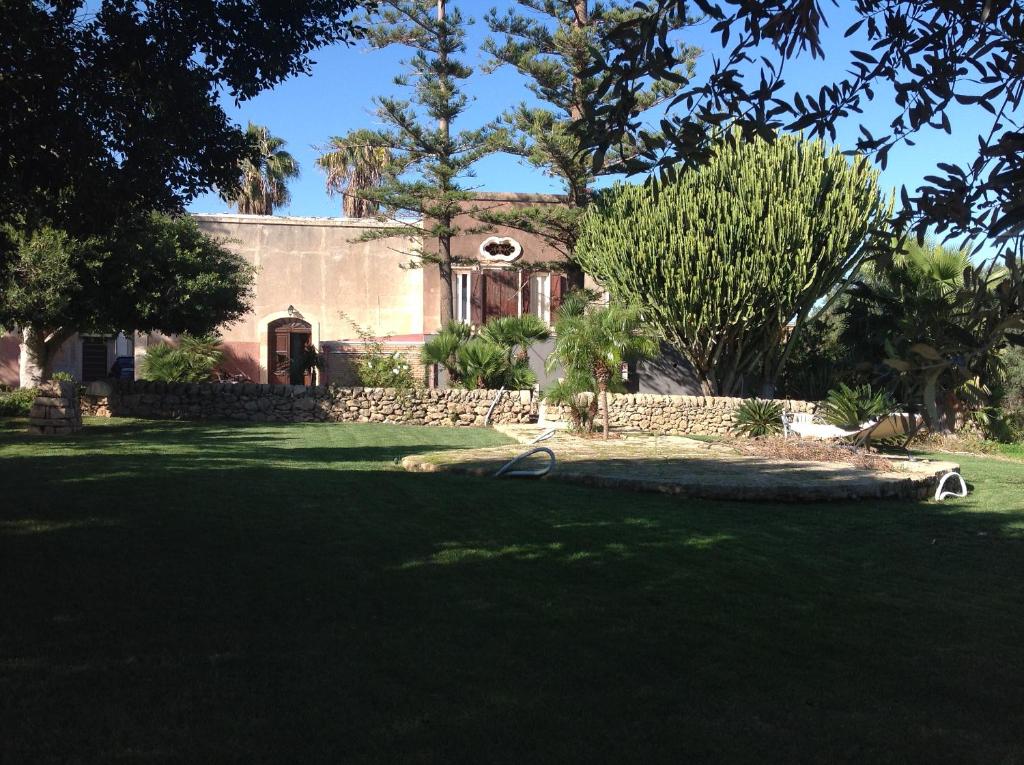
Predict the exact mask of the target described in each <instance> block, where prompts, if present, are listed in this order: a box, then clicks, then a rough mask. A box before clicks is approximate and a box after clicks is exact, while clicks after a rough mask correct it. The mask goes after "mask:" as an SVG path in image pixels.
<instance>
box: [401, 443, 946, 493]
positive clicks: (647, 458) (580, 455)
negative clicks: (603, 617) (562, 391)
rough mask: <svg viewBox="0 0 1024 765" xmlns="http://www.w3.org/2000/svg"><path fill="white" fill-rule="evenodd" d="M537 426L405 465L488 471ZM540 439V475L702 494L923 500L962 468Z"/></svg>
mask: <svg viewBox="0 0 1024 765" xmlns="http://www.w3.org/2000/svg"><path fill="white" fill-rule="evenodd" d="M542 432H544V431H542V430H540V429H537V428H536V427H535V428H534V429H532V430H530V429H525V430H522V432H518V431H517V432H515V433H510V434H509V435H511V436H512V437H514V438H517V440H519V441H520V442H521V443H518V444H510V445H507V446H495V447H489V448H484V449H457V450H452V451H441V452H431V453H429V454H417V455H412V456H409V457H406V458H405V459H404V460H403V461H402V465H403V467H405V469H406V470H409V471H412V472H422V473H431V472H453V473H464V474H468V475H476V476H493V475H494V473H495V471H497V470H498V469H499V468H500V467H501V466H502V465H504V464H505V463H506V462H508V461H509V460H511V459H512V458H514V457H516V456H517V455H519V454H522V453H523V452H525V451H527V450H528V448H529V447H528V446H526V445H525V444H527V443H528V442H529V441H530V440H532V438H535V437H536V436H537V435H539V434H540V433H542ZM537 446H546V447H548V448H550V449H551V450H552V451H553V452H554V453H555V456H556V460H557V461H556V465H555V468H554V469H553V470H552V471H551V472H550V473H549V474H548V475H547V476H545V477H544V478H543V479H542V480H552V481H567V482H571V483H580V484H586V485H590V486H601V487H609V488H620V489H631V490H636V491H655V492H662V493H665V494H673V495H679V496H682V497H695V498H702V499H729V500H744V501H790V502H820V501H833V500H856V499H913V500H920V499H927V498H929V497H930V496H932V495H934V492H935V487H936V485H937V483H938V478H939V477H940V476H941V475H943V474H944V473H947V472H950V471H959V466H958V465H957V464H956V463H953V462H939V461H933V460H900V459H893V460H890V462H891V464H892V469H891V470H886V471H884V472H882V471H873V470H867V469H863V468H859V467H856V466H854V465H852V464H846V463H840V462H813V461H803V460H789V459H786V460H781V459H780V460H776V459H769V458H765V457H756V456H749V455H743V454H739V453H738V452H736V451H735V450H733V449H732V448H730V447H728V446H727V445H724V444H715V443H707V442H703V441H697V440H694V439H690V438H685V437H682V436H653V435H630V434H626V435H625V436H624V437H621V438H618V439H613V440H609V441H604V440H602V439H585V438H579V437H577V436H573V435H571V434H567V433H563V432H557V433H555V434H554V435H553V436H552V437H551V438H549V439H548V440H545V441H543V442H541V443H539V444H537ZM535 460H536V462H535ZM546 461H547V458H546V457H543V456H542V455H538V456H536V457H532V458H530V460H529V462H527V463H526V464H524V465H520V466H518V467H525V468H530V467H539V466H540V465H542V464H544V463H545V462H546ZM510 480H515V479H510ZM525 480H528V479H525Z"/></svg>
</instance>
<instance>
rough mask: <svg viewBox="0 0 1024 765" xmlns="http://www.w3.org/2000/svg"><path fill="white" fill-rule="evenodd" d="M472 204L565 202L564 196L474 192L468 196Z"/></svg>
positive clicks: (512, 192) (511, 192) (514, 192)
mask: <svg viewBox="0 0 1024 765" xmlns="http://www.w3.org/2000/svg"><path fill="white" fill-rule="evenodd" d="M470 198H471V199H472V200H473V201H474V202H550V203H557V202H565V201H566V200H567V199H568V197H566V196H565V194H528V193H521V192H517V191H474V192H472V193H471V194H470Z"/></svg>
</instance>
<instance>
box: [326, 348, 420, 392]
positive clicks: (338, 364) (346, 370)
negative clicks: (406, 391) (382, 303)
mask: <svg viewBox="0 0 1024 765" xmlns="http://www.w3.org/2000/svg"><path fill="white" fill-rule="evenodd" d="M322 345H324V344H322ZM326 345H327V347H326V349H325V350H324V381H325V382H327V383H329V384H331V385H337V386H340V387H347V388H351V387H356V386H358V385H359V371H358V367H357V363H358V361H359V359H360V358H361V357H362V356H363V355H364V354H365V352H366V349H365V346H364V345H362V344H360V343H337V342H332V343H329V344H326ZM422 349H423V345H422V344H416V343H408V344H404V343H403V344H399V343H389V344H387V345H385V346H384V351H385V353H397V354H399V355H400V356H401V357H402V359H403V360H404V361H405V362H406V363H407V364H408V365H409V371H410V373H411V374H412V379H413V380H415V381H416V382H417V383H419V384H420V385H426V384H427V368H426V367H425V366H424V364H423V361H422V358H421V352H422Z"/></svg>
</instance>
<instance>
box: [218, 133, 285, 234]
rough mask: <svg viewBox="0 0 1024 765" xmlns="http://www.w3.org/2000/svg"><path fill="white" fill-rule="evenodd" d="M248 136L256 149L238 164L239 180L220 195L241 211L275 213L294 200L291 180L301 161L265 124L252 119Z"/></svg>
mask: <svg viewBox="0 0 1024 765" xmlns="http://www.w3.org/2000/svg"><path fill="white" fill-rule="evenodd" d="M245 135H246V138H247V139H248V140H249V142H250V144H252V145H253V146H255V152H254V153H253V154H250V155H249V156H248V157H246V158H245V159H243V160H242V161H241V162H240V163H239V173H238V180H237V182H236V183H235V184H234V186H233V187H232V188H231V189H229V190H225V191H222V192H221V196H222V198H223V199H224V200H225V201H227V202H231V203H232V204H234V205H236V206H237V207H238V212H240V213H242V214H247V215H273V214H274V208H276V207H284V206H285V205H287V204H288V202H289V201H290V200H291V193H290V192H289V191H288V181H290V180H291V179H292V178H298V176H299V163H298V162H297V161H296V159H295V157H293V156H292V155H291V154H290V153H289V152H288V151H287V150H286V149H285V148H284V147H285V144H286V143H287V142H286V141H285V140H284V139H283V138H278V137H277V136H276V135H271V133H270V130H269V129H267V128H266V127H264V126H263V125H254V124H253V123H252V122H250V123H249V127H248V128H246V131H245Z"/></svg>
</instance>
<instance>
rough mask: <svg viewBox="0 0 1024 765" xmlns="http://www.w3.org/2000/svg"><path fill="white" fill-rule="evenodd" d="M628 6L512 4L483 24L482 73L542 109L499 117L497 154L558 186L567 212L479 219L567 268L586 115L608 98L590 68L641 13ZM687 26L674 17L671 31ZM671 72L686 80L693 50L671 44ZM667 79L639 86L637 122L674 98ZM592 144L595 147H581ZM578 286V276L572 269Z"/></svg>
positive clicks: (581, 182) (585, 179) (633, 146)
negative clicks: (510, 82)
mask: <svg viewBox="0 0 1024 765" xmlns="http://www.w3.org/2000/svg"><path fill="white" fill-rule="evenodd" d="M632 6H633V3H632V2H628V1H625V0H613V1H612V2H593V1H592V0H517V2H516V3H515V4H514V6H513V7H512V8H509V9H508V10H506V11H505V12H504V13H499V12H498V11H497V10H491V11H490V13H488V14H487V16H486V21H487V24H488V26H489V27H490V29H491V32H492V33H493V34H494V35H495V36H496V37H493V38H491V39H489V40H488V41H487V42H486V43H485V45H484V50H485V51H486V52H487V53H488V54H489V56H490V62H489V63H488V69H489V70H494V69H497V68H499V67H501V66H510V67H512V68H514V69H515V70H516V71H518V72H519V73H520V74H522V75H523V76H524V77H525V78H526V80H527V82H528V87H529V89H530V90H531V91H532V92H533V93H534V95H535V96H536V97H537V98H538V99H540V101H542V102H543V103H544V104H545V105H544V106H532V105H528V104H526V103H522V104H520V105H519V106H518V107H517V108H515V109H514V110H512V111H510V112H508V113H506V114H505V115H503V117H502V123H503V126H504V127H506V128H507V132H506V133H504V134H503V135H504V136H506V137H507V140H506V141H505V142H504V143H503V145H502V149H503V150H504V151H506V152H508V153H511V154H514V155H516V156H519V157H521V158H523V159H524V160H525V161H526V162H528V163H529V164H531V165H533V166H534V167H536V168H538V169H539V170H541V171H543V172H544V173H545V174H547V175H549V176H551V177H554V178H556V179H558V181H559V182H560V183H561V185H562V192H563V194H564V196H565V200H566V205H565V206H564V207H559V206H555V205H539V206H532V207H523V208H518V209H515V210H511V211H508V210H502V211H487V210H479V211H477V216H478V217H479V218H480V219H481V220H484V221H486V222H488V223H493V224H501V225H506V226H511V227H512V228H516V229H519V230H521V231H527V232H530V233H533V234H537V235H539V236H541V237H542V238H543V239H544V240H545V242H546V243H547V244H548V245H550V246H552V247H555V248H556V249H558V250H559V251H560V252H562V253H563V254H564V255H566V256H567V257H568V258H569V259H570V260H571V261H572V260H573V259H574V256H575V249H576V240H577V238H578V236H579V226H580V218H581V216H582V213H583V210H584V208H585V207H586V205H587V203H588V201H589V199H590V188H591V185H592V184H593V183H594V181H595V179H596V178H595V175H594V172H593V167H594V165H595V162H594V159H595V158H594V155H593V152H591V151H587V150H584V145H585V142H584V140H582V135H581V133H585V131H586V124H585V123H584V122H582V120H583V118H584V116H585V115H587V114H590V113H592V112H593V111H594V110H596V109H599V108H600V107H601V106H602V105H603V104H604V102H605V100H606V98H605V97H604V96H602V95H600V94H599V93H598V92H597V89H596V83H597V80H596V79H595V76H596V75H595V73H594V71H593V70H594V67H595V63H596V62H597V61H598V60H599V56H598V52H599V51H601V50H603V49H605V48H607V42H606V41H605V39H604V37H605V34H606V32H607V30H608V29H609V28H615V27H616V26H618V25H620V24H622V23H626V22H628V21H629V20H630V19H631V18H633V17H634V16H636V15H637V14H638V13H639V12H638V11H637V10H636V9H634V8H633V7H632ZM688 23H689V21H688V20H687V19H686V18H685V17H680V20H679V22H678V24H677V25H676V27H675V29H681V28H682V27H684V26H686V24H688ZM674 49H675V54H676V56H677V57H678V63H677V65H676V69H677V71H679V72H686V73H688V72H689V70H690V69H691V68H692V66H693V61H694V59H695V57H696V53H697V51H696V49H694V48H690V47H687V46H683V45H679V44H674ZM677 88H678V86H677V85H676V84H675V82H674V80H673V78H672V77H671V76H665V77H663V78H661V79H660V80H657V81H651V82H648V83H645V84H644V85H643V87H642V88H641V90H640V92H639V93H638V94H637V96H636V99H637V115H638V116H640V115H642V114H643V113H645V112H649V111H650V110H652V109H653V108H654V107H655V106H657V105H658V104H660V103H661V102H662V101H664V100H666V99H670V98H671V97H673V96H674V95H675V93H676V90H677ZM646 140H647V139H646V136H645V135H644V134H642V133H641V131H639V130H638V131H635V132H634V133H632V134H630V135H626V136H624V137H623V140H622V141H621V142H620V145H619V146H618V147H617V148H616V149H614V150H613V151H612V152H611V155H610V156H609V157H608V158H607V160H606V161H605V162H604V163H603V165H602V167H601V170H600V172H601V174H602V175H609V174H614V173H617V172H620V171H621V166H620V164H619V162H618V159H617V157H618V156H621V155H627V156H628V155H630V154H631V153H633V152H634V151H636V150H637V147H638V145H641V144H643V143H645V141H646ZM587 143H596V142H593V141H591V142H587ZM573 271H574V274H575V277H576V280H577V281H581V279H580V277H581V275H582V274H581V272H579V271H578V269H573Z"/></svg>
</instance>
